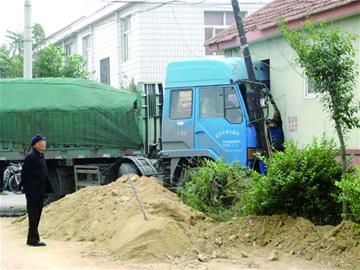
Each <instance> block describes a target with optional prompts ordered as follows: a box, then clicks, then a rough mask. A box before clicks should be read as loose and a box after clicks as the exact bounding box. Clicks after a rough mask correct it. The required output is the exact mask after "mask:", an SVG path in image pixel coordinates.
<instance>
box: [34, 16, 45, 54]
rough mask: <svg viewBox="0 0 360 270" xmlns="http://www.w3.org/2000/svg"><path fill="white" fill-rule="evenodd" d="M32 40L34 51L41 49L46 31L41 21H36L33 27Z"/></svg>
mask: <svg viewBox="0 0 360 270" xmlns="http://www.w3.org/2000/svg"><path fill="white" fill-rule="evenodd" d="M32 40H33V45H32V49H33V51H34V52H37V51H38V50H40V49H41V45H43V44H44V41H45V31H44V28H43V27H42V25H41V24H39V23H35V24H34V25H33V27H32Z"/></svg>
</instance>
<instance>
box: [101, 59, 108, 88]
mask: <svg viewBox="0 0 360 270" xmlns="http://www.w3.org/2000/svg"><path fill="white" fill-rule="evenodd" d="M100 81H101V82H102V83H106V84H110V58H109V57H107V58H104V59H101V60H100Z"/></svg>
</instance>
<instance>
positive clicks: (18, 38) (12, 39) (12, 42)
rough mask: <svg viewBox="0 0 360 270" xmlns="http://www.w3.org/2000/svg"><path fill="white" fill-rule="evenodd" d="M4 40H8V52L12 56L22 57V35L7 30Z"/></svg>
mask: <svg viewBox="0 0 360 270" xmlns="http://www.w3.org/2000/svg"><path fill="white" fill-rule="evenodd" d="M6 33H7V34H6V38H7V39H8V40H9V52H10V54H11V55H12V56H15V55H22V54H23V51H24V34H23V33H22V32H14V31H10V30H7V31H6Z"/></svg>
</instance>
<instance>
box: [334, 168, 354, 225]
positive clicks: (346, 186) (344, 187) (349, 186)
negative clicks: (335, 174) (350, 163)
mask: <svg viewBox="0 0 360 270" xmlns="http://www.w3.org/2000/svg"><path fill="white" fill-rule="evenodd" d="M336 186H338V187H339V188H340V189H341V191H342V193H341V194H340V196H339V200H340V201H341V202H343V201H344V200H346V201H347V202H348V204H349V208H350V211H351V217H352V219H353V220H354V221H355V222H360V167H359V166H357V167H354V170H353V171H352V172H348V173H347V175H346V178H345V179H343V180H342V181H337V182H336Z"/></svg>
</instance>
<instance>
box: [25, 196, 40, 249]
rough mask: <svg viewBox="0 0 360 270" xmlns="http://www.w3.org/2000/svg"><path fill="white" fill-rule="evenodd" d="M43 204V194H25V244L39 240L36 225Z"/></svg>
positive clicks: (37, 224)
mask: <svg viewBox="0 0 360 270" xmlns="http://www.w3.org/2000/svg"><path fill="white" fill-rule="evenodd" d="M43 205H44V196H39V195H30V194H26V210H27V213H28V220H29V231H28V236H27V244H33V243H37V242H39V241H40V236H39V231H38V226H39V222H40V217H41V212H42V209H43Z"/></svg>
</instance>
